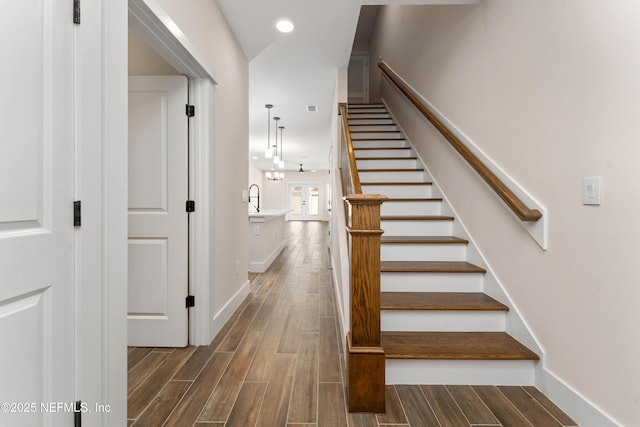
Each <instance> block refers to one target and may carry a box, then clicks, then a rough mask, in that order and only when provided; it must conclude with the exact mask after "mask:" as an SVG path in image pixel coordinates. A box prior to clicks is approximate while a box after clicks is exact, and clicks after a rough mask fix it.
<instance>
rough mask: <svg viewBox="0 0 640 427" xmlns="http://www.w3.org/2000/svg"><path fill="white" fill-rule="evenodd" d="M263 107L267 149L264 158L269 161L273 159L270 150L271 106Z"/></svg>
mask: <svg viewBox="0 0 640 427" xmlns="http://www.w3.org/2000/svg"><path fill="white" fill-rule="evenodd" d="M264 107H265V108H266V109H267V149H266V150H265V151H264V156H265V157H266V158H267V159H270V158H272V157H273V150H272V149H271V109H272V108H273V105H272V104H266V105H265V106H264ZM276 132H277V131H276Z"/></svg>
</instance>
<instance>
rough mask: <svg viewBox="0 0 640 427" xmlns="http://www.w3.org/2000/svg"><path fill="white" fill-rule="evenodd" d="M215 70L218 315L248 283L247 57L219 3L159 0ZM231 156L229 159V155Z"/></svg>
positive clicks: (215, 299) (215, 310) (214, 206)
mask: <svg viewBox="0 0 640 427" xmlns="http://www.w3.org/2000/svg"><path fill="white" fill-rule="evenodd" d="M158 3H159V4H160V5H161V7H162V8H164V10H165V11H166V12H167V13H168V14H169V16H171V18H172V19H173V20H174V21H175V22H176V24H177V25H178V27H179V28H180V29H181V30H182V31H183V32H184V33H185V35H186V36H187V38H188V39H189V40H190V41H191V42H192V43H193V45H194V46H195V47H196V49H198V50H199V51H200V52H201V53H202V55H203V56H204V57H205V59H206V61H207V62H208V63H209V64H210V65H211V67H212V68H213V70H214V72H215V77H216V80H217V85H216V87H215V90H214V107H213V110H214V135H213V141H212V144H213V158H212V164H211V167H212V171H213V174H214V182H213V188H212V190H213V199H212V206H211V212H212V216H211V221H212V223H211V230H212V231H213V236H214V238H213V239H212V242H213V243H212V247H211V254H212V259H211V268H212V275H211V277H212V280H213V283H212V292H211V296H212V301H211V304H212V309H211V312H212V313H213V315H214V316H215V315H216V314H217V313H219V312H220V311H221V310H222V309H223V308H225V307H226V306H227V304H228V303H229V302H230V301H231V300H232V299H233V297H234V295H236V294H237V293H238V292H239V291H241V290H242V289H243V287H246V284H247V283H248V275H247V268H246V266H247V265H248V242H247V239H246V238H243V239H238V238H237V237H238V236H246V235H247V205H246V203H244V202H243V201H242V190H246V189H247V188H248V184H247V179H248V162H247V161H246V160H245V159H247V158H248V141H249V136H248V129H249V124H248V115H249V113H248V111H249V108H248V98H249V91H248V81H249V75H248V70H249V67H248V61H247V58H246V57H245V56H244V53H243V52H242V49H241V48H240V45H239V44H238V42H237V40H236V38H235V36H234V35H233V33H232V32H231V29H230V27H229V26H228V24H227V22H226V20H225V18H224V16H223V15H222V12H221V11H220V8H219V7H218V4H217V3H216V2H215V1H211V0H192V1H190V2H189V4H188V7H186V6H185V4H184V2H183V1H181V0H158ZM230 159H231V160H230Z"/></svg>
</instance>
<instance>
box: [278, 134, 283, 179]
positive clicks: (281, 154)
mask: <svg viewBox="0 0 640 427" xmlns="http://www.w3.org/2000/svg"><path fill="white" fill-rule="evenodd" d="M278 129H280V163H279V164H278V167H279V168H280V169H284V150H283V149H282V131H283V130H284V126H280V127H279V128H278Z"/></svg>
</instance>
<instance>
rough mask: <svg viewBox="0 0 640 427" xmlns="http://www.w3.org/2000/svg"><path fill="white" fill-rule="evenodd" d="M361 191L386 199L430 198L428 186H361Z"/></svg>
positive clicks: (429, 187)
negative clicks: (381, 195) (379, 195)
mask: <svg viewBox="0 0 640 427" xmlns="http://www.w3.org/2000/svg"><path fill="white" fill-rule="evenodd" d="M362 191H363V192H364V193H367V194H384V195H385V196H387V197H392V198H402V197H412V198H416V197H422V198H429V197H431V186H430V185H366V184H362Z"/></svg>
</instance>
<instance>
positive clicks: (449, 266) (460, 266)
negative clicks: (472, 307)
mask: <svg viewBox="0 0 640 427" xmlns="http://www.w3.org/2000/svg"><path fill="white" fill-rule="evenodd" d="M380 271H381V272H386V273H486V270H485V269H484V268H482V267H478V266H477V265H473V264H471V263H468V262H465V261H380Z"/></svg>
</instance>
